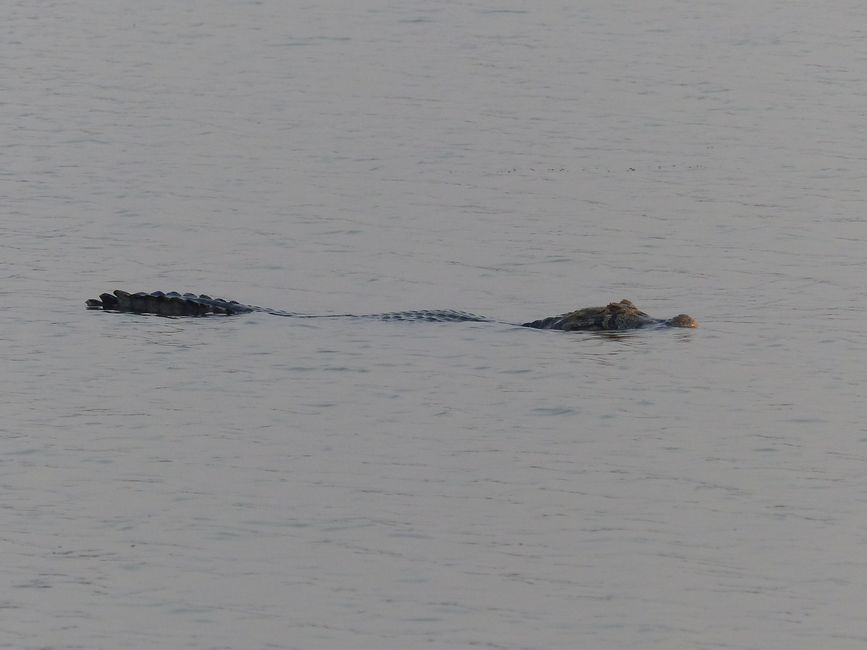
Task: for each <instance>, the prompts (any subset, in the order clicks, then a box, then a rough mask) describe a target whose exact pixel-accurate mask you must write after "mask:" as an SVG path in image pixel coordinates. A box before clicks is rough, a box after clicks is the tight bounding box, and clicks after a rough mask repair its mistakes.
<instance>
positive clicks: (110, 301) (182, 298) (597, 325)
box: [86, 290, 698, 331]
mask: <svg viewBox="0 0 867 650" xmlns="http://www.w3.org/2000/svg"><path fill="white" fill-rule="evenodd" d="M86 304H87V308H88V309H103V310H106V311H121V312H133V313H137V314H157V315H160V316H208V315H214V314H215V315H221V316H232V315H234V314H244V313H249V312H264V313H267V314H273V315H275V316H289V317H293V318H367V319H378V320H403V321H431V322H497V321H492V320H491V319H489V318H485V317H484V316H476V315H475V314H470V313H468V312H464V311H453V310H443V309H440V310H423V311H402V312H390V313H386V314H362V315H354V314H325V315H311V314H297V313H292V312H286V311H281V310H279V309H270V308H267V307H256V306H255V305H244V304H242V303H239V302H236V301H234V300H225V299H223V298H211V297H210V296H207V295H205V294H194V293H183V294H182V293H177V292H175V291H171V292H168V293H163V292H162V291H155V292H153V293H144V292H139V293H127V292H126V291H119V290H118V291H114V292H112V293H103V294H101V295H100V296H99V298H92V299H90V300H88V301H87V303H86ZM521 327H530V328H533V329H546V330H565V331H599V330H629V329H638V328H642V327H687V328H693V327H698V323H697V322H696V320H695V319H694V318H692V317H691V316H687V315H686V314H678V315H677V316H675V317H674V318H670V319H668V320H660V319H656V318H651V317H650V316H648V315H647V314H645V313H644V312H643V311H641V310H639V309H638V307H636V306H635V305H634V304H632V303H631V302H630V301H629V300H621V301H620V302H612V303H610V304H609V305H607V306H605V307H587V308H585V309H578V310H576V311H571V312H568V313H566V314H561V315H559V316H550V317H548V318H543V319H541V320H535V321H531V322H528V323H522V324H521Z"/></svg>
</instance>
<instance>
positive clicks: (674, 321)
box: [667, 314, 698, 328]
mask: <svg viewBox="0 0 867 650" xmlns="http://www.w3.org/2000/svg"><path fill="white" fill-rule="evenodd" d="M667 323H668V324H669V325H671V326H672V327H690V328H694V327H698V321H697V320H696V319H694V318H693V317H692V316H688V315H687V314H678V315H677V316H675V317H674V318H669V319H668V321H667Z"/></svg>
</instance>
